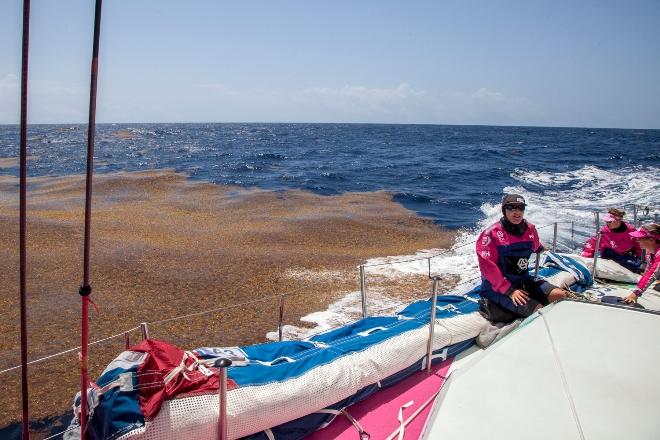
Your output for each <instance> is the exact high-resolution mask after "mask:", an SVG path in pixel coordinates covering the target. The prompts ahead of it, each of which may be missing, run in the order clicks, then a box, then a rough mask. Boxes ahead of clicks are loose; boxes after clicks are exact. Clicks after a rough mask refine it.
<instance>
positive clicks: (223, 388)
mask: <svg viewBox="0 0 660 440" xmlns="http://www.w3.org/2000/svg"><path fill="white" fill-rule="evenodd" d="M213 366H214V367H216V368H218V375H219V378H218V380H219V381H220V384H219V386H218V396H219V399H220V405H219V407H218V409H219V414H218V440H227V368H228V367H230V366H231V360H229V359H225V358H222V359H218V360H217V361H215V363H214V364H213Z"/></svg>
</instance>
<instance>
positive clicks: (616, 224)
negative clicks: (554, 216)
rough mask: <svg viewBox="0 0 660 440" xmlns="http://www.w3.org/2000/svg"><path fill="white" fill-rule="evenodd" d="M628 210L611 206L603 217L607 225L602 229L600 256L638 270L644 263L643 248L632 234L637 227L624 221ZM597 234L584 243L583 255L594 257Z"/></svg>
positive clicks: (631, 269)
mask: <svg viewBox="0 0 660 440" xmlns="http://www.w3.org/2000/svg"><path fill="white" fill-rule="evenodd" d="M624 215H626V212H625V211H624V210H622V209H617V208H610V209H608V210H607V214H606V215H605V217H604V218H603V220H605V225H604V226H603V227H602V228H601V229H600V232H601V238H600V249H599V252H600V257H601V258H604V259H606V260H614V261H616V262H617V263H619V264H620V265H621V266H623V267H625V268H626V269H628V270H630V271H633V272H637V271H639V268H640V266H641V265H642V249H641V248H640V247H639V244H637V241H636V240H634V239H633V238H632V237H631V236H630V232H633V231H634V230H635V227H634V226H633V225H631V224H630V223H626V222H624V221H623V216H624ZM596 239H597V238H596V236H595V235H594V236H593V237H591V238H590V239H589V240H587V242H586V243H585V245H584V249H583V250H582V256H583V257H588V258H593V256H594V253H595V252H596Z"/></svg>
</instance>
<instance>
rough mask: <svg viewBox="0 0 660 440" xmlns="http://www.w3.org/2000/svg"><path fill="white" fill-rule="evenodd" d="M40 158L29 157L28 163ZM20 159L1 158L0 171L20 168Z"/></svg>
mask: <svg viewBox="0 0 660 440" xmlns="http://www.w3.org/2000/svg"><path fill="white" fill-rule="evenodd" d="M38 158H39V157H38V156H28V157H27V161H28V162H30V161H33V160H36V159H38ZM18 161H19V158H18V157H0V169H7V168H17V167H18V166H19V162H18Z"/></svg>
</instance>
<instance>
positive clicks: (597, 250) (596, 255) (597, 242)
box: [591, 231, 603, 279]
mask: <svg viewBox="0 0 660 440" xmlns="http://www.w3.org/2000/svg"><path fill="white" fill-rule="evenodd" d="M602 236H603V234H601V232H600V231H598V233H597V234H596V249H595V250H594V269H593V272H592V274H591V276H592V277H593V278H594V279H596V265H597V264H598V252H599V249H600V239H601V238H602Z"/></svg>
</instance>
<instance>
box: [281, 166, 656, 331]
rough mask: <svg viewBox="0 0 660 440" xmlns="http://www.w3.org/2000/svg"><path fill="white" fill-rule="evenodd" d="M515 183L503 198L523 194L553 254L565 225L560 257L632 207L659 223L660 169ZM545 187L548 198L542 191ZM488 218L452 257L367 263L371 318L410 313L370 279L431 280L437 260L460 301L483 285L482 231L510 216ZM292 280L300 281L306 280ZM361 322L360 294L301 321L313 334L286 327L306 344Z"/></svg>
mask: <svg viewBox="0 0 660 440" xmlns="http://www.w3.org/2000/svg"><path fill="white" fill-rule="evenodd" d="M511 177H513V178H514V179H515V180H516V181H517V182H519V184H517V185H515V186H511V187H506V188H503V190H502V192H503V193H509V192H511V193H518V194H522V195H523V196H524V197H525V199H526V201H527V205H528V209H527V211H526V212H525V217H526V218H527V219H528V220H529V221H531V222H532V223H534V224H535V225H536V226H537V229H538V231H539V235H540V237H541V240H542V241H543V242H544V243H545V245H546V247H548V248H549V247H551V246H552V243H553V236H554V225H553V222H561V223H559V224H558V226H557V250H558V251H575V250H579V249H581V247H582V244H583V243H584V241H585V239H586V238H587V237H588V236H590V235H592V234H593V233H594V231H595V223H594V219H595V216H594V211H599V212H600V213H601V223H602V215H604V213H605V211H606V209H607V208H608V207H614V206H616V207H624V208H625V209H626V210H627V211H628V214H626V218H627V220H628V221H630V222H632V220H633V215H632V205H633V204H636V205H642V206H649V207H650V210H649V213H648V214H645V213H644V212H643V210H642V211H640V212H639V217H640V219H641V220H642V221H652V220H653V217H654V215H660V200H658V194H660V168H656V167H651V168H645V169H642V168H640V167H628V168H621V169H617V170H602V169H599V168H596V167H592V166H585V167H582V168H580V169H578V170H574V171H567V172H562V173H551V172H545V171H526V170H520V169H516V170H515V171H514V172H512V173H511ZM539 187H541V189H540V190H538V189H537V188H539ZM558 188H559V189H558ZM481 211H482V213H483V218H482V219H481V220H480V221H479V222H478V223H477V225H476V226H475V227H474V228H471V229H461V230H460V231H459V233H458V235H457V237H456V240H455V242H454V244H453V245H452V247H451V248H450V249H445V250H441V249H426V250H420V251H418V252H416V253H415V254H414V255H398V256H389V257H381V258H373V259H370V260H368V261H366V262H365V270H366V277H367V289H368V290H367V292H368V295H367V297H368V307H369V313H370V314H371V315H375V314H378V312H379V311H383V312H390V313H391V311H393V310H395V309H397V308H400V307H403V305H404V304H403V303H402V302H401V301H400V300H398V299H397V298H393V297H389V296H385V295H382V294H379V292H378V291H377V290H375V289H373V288H369V277H370V276H378V277H380V278H382V277H385V278H391V279H396V278H397V277H403V276H407V275H420V274H422V275H423V274H428V273H429V258H430V261H431V275H445V276H457V277H458V285H457V287H456V289H455V290H454V292H452V293H456V294H462V293H465V292H467V291H469V290H470V289H472V288H473V287H474V286H475V285H477V284H478V283H479V282H480V281H479V269H478V265H477V258H476V254H475V251H474V247H475V241H476V239H477V236H478V235H479V232H480V231H481V230H483V229H484V228H486V227H487V226H489V225H490V224H492V223H494V222H496V221H497V220H498V219H499V218H500V217H501V215H502V213H501V208H500V204H499V201H497V202H493V203H484V204H483V205H482V206H481ZM356 272H357V271H356ZM290 275H291V276H294V277H299V276H301V275H302V274H298V273H291V274H290ZM305 275H307V274H305ZM326 275H329V274H326ZM360 315H361V304H360V292H349V293H348V294H347V295H346V296H344V297H343V298H341V299H340V300H338V301H336V302H334V303H332V304H330V306H328V308H327V309H326V310H325V311H320V312H314V313H312V314H309V315H307V316H305V317H303V318H301V321H303V322H306V323H309V324H312V325H313V326H314V327H313V328H299V327H295V326H285V328H284V331H283V333H284V337H285V339H292V338H296V339H297V338H304V337H307V336H310V335H312V334H316V333H319V332H321V331H325V330H327V329H330V328H334V327H337V326H339V325H342V324H345V323H348V322H351V321H353V320H354V319H357V318H359V317H360ZM268 337H269V338H270V339H276V338H277V334H276V333H269V334H268Z"/></svg>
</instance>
